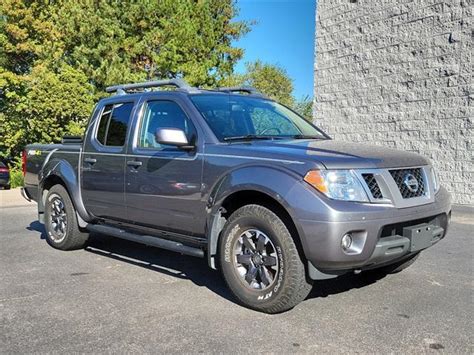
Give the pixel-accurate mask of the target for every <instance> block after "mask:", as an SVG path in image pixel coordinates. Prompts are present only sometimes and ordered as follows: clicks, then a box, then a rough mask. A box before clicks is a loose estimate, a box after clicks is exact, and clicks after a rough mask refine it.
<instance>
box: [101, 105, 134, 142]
mask: <svg viewBox="0 0 474 355" xmlns="http://www.w3.org/2000/svg"><path fill="white" fill-rule="evenodd" d="M132 109H133V103H132V102H127V103H123V104H122V103H120V104H115V105H107V106H105V108H104V111H103V113H102V116H101V118H100V122H99V128H98V130H97V140H98V141H99V142H100V143H101V144H103V145H107V146H114V147H121V146H123V145H124V144H125V139H126V136H127V128H128V125H129V122H130V117H131V113H132Z"/></svg>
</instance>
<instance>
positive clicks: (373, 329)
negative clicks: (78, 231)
mask: <svg viewBox="0 0 474 355" xmlns="http://www.w3.org/2000/svg"><path fill="white" fill-rule="evenodd" d="M473 247H474V215H473V214H472V212H470V210H469V209H464V210H459V211H455V212H454V214H453V223H452V225H451V227H450V231H449V233H448V236H447V237H446V238H445V239H444V240H442V241H441V242H440V243H438V244H437V245H436V246H434V247H433V248H431V249H429V250H427V251H425V252H424V253H422V255H421V256H420V258H419V259H418V260H417V262H416V263H415V264H414V265H413V266H412V267H410V268H408V269H407V270H405V271H403V272H401V273H399V274H395V275H389V276H386V277H383V278H379V279H377V278H374V277H369V276H367V275H364V273H362V274H360V275H347V276H343V277H340V278H339V279H336V280H329V281H324V282H323V281H320V282H317V283H315V286H314V289H313V291H312V293H311V294H310V296H309V298H308V299H307V300H306V301H304V302H303V303H301V304H300V305H298V306H297V307H296V308H295V309H293V310H291V311H289V312H286V313H283V314H279V315H266V314H261V313H257V312H254V311H251V310H248V309H245V308H243V307H241V306H239V305H237V304H236V303H235V301H234V299H233V297H232V296H231V294H230V293H229V291H228V290H227V289H226V287H225V284H224V281H223V280H222V278H221V277H220V275H219V273H218V272H216V271H213V270H211V269H209V268H208V267H207V264H206V261H205V260H204V259H196V258H192V257H187V256H181V255H179V254H175V253H172V252H167V251H164V250H160V249H154V248H150V247H146V246H143V245H140V244H135V243H132V242H127V241H124V240H119V239H114V238H111V237H107V236H101V235H93V236H92V237H91V240H90V245H89V246H88V247H87V248H86V249H85V250H79V251H74V252H63V251H58V250H55V249H53V248H51V247H49V246H48V244H47V243H46V241H45V240H44V228H43V226H42V225H41V224H40V223H38V222H37V216H36V205H35V204H33V203H28V202H26V201H25V200H23V199H22V198H21V197H20V196H19V190H11V191H0V352H1V353H31V352H41V353H45V352H60V353H64V352H86V353H90V352H94V353H101V352H109V353H110V352H148V353H151V352H186V353H293V352H301V353H315V352H359V353H388V352H398V353H400V352H403V353H413V352H417V353H418V352H423V353H424V352H428V353H430V352H432V353H437V352H443V353H451V354H452V353H473V341H472V339H473V336H472V334H473V333H474V323H473V317H472V315H473V311H474V309H473V308H474V307H473V300H474V297H473V296H474V293H473V271H474V270H473V268H474V263H473V250H474V248H473Z"/></svg>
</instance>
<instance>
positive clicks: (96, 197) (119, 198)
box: [81, 102, 134, 220]
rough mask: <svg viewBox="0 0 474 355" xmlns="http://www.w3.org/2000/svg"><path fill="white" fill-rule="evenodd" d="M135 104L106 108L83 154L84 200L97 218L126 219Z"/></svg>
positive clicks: (90, 129)
mask: <svg viewBox="0 0 474 355" xmlns="http://www.w3.org/2000/svg"><path fill="white" fill-rule="evenodd" d="M133 106H134V103H133V102H118V103H111V104H107V105H105V106H104V107H103V108H102V109H100V110H99V114H98V117H97V118H95V121H94V122H92V124H91V125H90V127H89V130H88V132H87V134H86V137H85V142H86V143H85V146H84V152H83V155H82V162H81V172H82V176H81V178H82V199H83V201H84V205H85V207H86V209H87V211H89V212H91V213H92V214H93V215H94V216H96V217H103V218H111V219H118V220H120V219H126V208H125V197H124V194H125V171H124V169H125V160H126V156H125V153H126V149H127V148H126V144H125V143H126V141H127V132H128V128H129V126H130V124H129V123H130V122H131V116H132V110H133Z"/></svg>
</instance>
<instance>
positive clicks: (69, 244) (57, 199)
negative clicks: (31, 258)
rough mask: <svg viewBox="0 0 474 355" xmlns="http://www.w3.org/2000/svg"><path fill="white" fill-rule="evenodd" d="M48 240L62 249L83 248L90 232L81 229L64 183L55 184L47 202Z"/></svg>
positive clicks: (46, 227)
mask: <svg viewBox="0 0 474 355" xmlns="http://www.w3.org/2000/svg"><path fill="white" fill-rule="evenodd" d="M45 229H46V241H47V242H48V244H49V245H51V246H52V247H54V248H56V249H61V250H74V249H80V248H83V247H84V245H85V243H86V242H87V239H88V236H89V235H88V233H85V232H83V231H81V230H80V229H79V225H78V223H77V216H76V210H75V208H74V205H73V204H72V201H71V198H70V197H69V194H68V192H67V191H66V189H65V188H64V187H63V186H62V185H54V186H53V187H52V188H51V189H50V190H49V192H48V195H47V196H46V202H45Z"/></svg>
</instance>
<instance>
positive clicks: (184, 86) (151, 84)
mask: <svg viewBox="0 0 474 355" xmlns="http://www.w3.org/2000/svg"><path fill="white" fill-rule="evenodd" d="M160 86H176V87H177V88H178V89H181V90H183V91H187V92H197V91H198V90H197V89H196V88H194V87H192V86H190V85H189V84H188V83H187V82H185V81H184V80H181V79H169V80H155V81H145V82H143V83H133V84H119V85H114V86H109V87H107V88H105V91H106V92H116V93H117V95H124V94H126V93H127V91H128V90H138V89H148V88H155V87H160Z"/></svg>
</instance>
